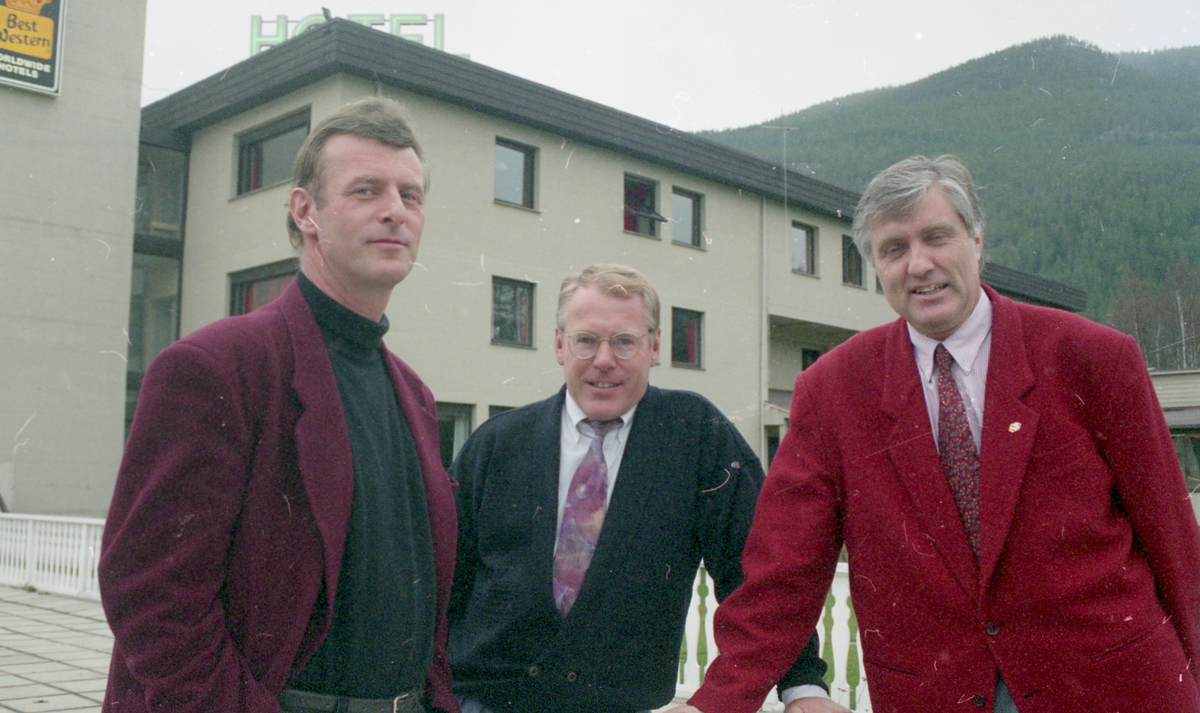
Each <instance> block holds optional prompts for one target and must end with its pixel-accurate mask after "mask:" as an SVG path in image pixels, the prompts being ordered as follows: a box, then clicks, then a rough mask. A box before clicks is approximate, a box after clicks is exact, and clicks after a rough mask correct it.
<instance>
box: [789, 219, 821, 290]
mask: <svg viewBox="0 0 1200 713" xmlns="http://www.w3.org/2000/svg"><path fill="white" fill-rule="evenodd" d="M797 232H799V233H800V234H802V235H803V236H804V240H805V246H804V259H805V262H806V263H807V269H805V268H798V267H796V241H797V239H798V236H797ZM791 236H792V245H791V250H792V272H794V273H796V274H797V275H810V276H813V277H815V276H816V274H817V227H816V226H815V225H809V224H808V223H801V222H800V221H798V220H793V221H792V230H791Z"/></svg>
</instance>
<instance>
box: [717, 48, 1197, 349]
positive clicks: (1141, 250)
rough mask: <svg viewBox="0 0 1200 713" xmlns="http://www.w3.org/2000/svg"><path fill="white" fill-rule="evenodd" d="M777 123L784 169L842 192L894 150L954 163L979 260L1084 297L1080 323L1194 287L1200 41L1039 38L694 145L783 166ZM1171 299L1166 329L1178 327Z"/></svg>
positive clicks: (893, 157) (892, 157)
mask: <svg viewBox="0 0 1200 713" xmlns="http://www.w3.org/2000/svg"><path fill="white" fill-rule="evenodd" d="M776 127H788V130H787V132H786V133H787V164H788V166H789V167H791V168H792V169H793V170H797V171H802V172H804V173H807V174H810V175H813V176H815V177H817V178H820V179H822V180H825V181H829V182H831V183H835V184H838V185H841V186H844V187H846V188H850V189H853V190H856V191H861V190H863V188H865V186H866V184H867V181H868V180H870V177H871V176H872V175H874V174H875V173H876V172H877V171H879V170H880V169H883V168H885V167H886V166H888V165H890V164H891V163H893V162H895V161H897V160H899V159H901V158H904V157H905V156H909V155H912V154H918V153H920V154H926V155H929V156H935V155H938V154H942V153H953V154H957V155H958V156H959V157H961V158H962V159H963V160H965V161H966V163H967V165H968V166H969V167H970V168H971V171H972V173H973V174H974V176H975V178H976V181H977V183H978V184H979V188H980V195H981V198H982V200H983V204H984V209H985V212H986V214H987V218H988V222H987V227H986V229H985V244H986V245H987V248H988V252H989V256H990V259H992V260H994V261H995V262H997V263H1000V264H1003V265H1007V266H1010V267H1015V268H1018V269H1021V270H1025V271H1028V272H1032V273H1034V274H1037V275H1041V276H1043V277H1046V278H1049V279H1053V280H1058V281H1060V282H1064V283H1066V284H1069V285H1073V286H1075V287H1080V288H1082V289H1084V290H1086V291H1087V295H1088V311H1087V314H1088V316H1090V317H1092V318H1094V319H1097V320H1100V321H1107V322H1110V323H1114V324H1117V323H1121V322H1122V321H1124V320H1126V318H1127V316H1128V315H1125V314H1124V312H1126V311H1127V310H1128V309H1130V308H1131V307H1130V305H1131V304H1132V302H1131V299H1132V297H1133V295H1131V294H1128V293H1126V294H1122V290H1128V289H1133V288H1137V289H1139V290H1154V289H1162V288H1163V287H1164V285H1165V283H1166V277H1167V274H1168V268H1169V267H1174V271H1175V272H1181V273H1188V272H1190V274H1191V275H1192V276H1193V280H1192V281H1193V282H1195V281H1196V279H1195V278H1196V276H1197V271H1196V269H1195V268H1193V267H1191V266H1193V265H1200V47H1189V48H1182V49H1174V50H1162V51H1158V52H1153V53H1138V54H1132V53H1123V54H1112V53H1108V52H1103V51H1101V50H1100V49H1099V48H1097V47H1095V46H1093V45H1090V44H1088V43H1086V42H1081V41H1079V40H1077V39H1074V38H1071V37H1062V36H1059V37H1051V38H1047V39H1042V40H1037V41H1034V42H1030V43H1028V44H1023V45H1019V46H1016V47H1012V48H1009V49H1007V50H1003V51H1001V52H996V53H993V54H991V55H988V56H986V57H982V58H980V59H977V60H973V61H971V62H967V63H966V64H963V65H960V66H958V67H954V68H953V69H949V70H946V71H944V72H940V73H938V74H935V75H933V76H931V77H928V78H926V79H923V80H921V81H918V82H914V83H912V84H908V85H905V86H902V87H892V88H886V89H878V90H874V91H870V92H865V93H862V94H856V95H852V96H849V97H846V98H843V99H839V100H835V101H831V102H826V103H824V104H820V105H817V106H814V107H811V108H809V109H805V110H804V111H800V112H797V113H795V114H791V115H788V116H783V117H780V118H778V119H774V120H771V121H767V122H764V124H763V125H762V126H751V127H746V128H741V129H730V130H727V131H721V132H702V135H704V136H706V137H708V138H710V139H713V140H716V141H719V142H721V143H725V144H729V145H732V146H734V147H736V148H739V149H741V150H744V151H747V152H749V153H753V154H756V155H758V156H761V157H763V158H766V159H768V160H773V161H782V160H783V152H784V140H783V136H784V133H785V132H784V131H783V130H782V129H780V128H776ZM1180 266H1183V267H1184V269H1183V270H1182V271H1181V270H1180ZM1181 279H1182V278H1181ZM1186 281H1187V280H1186V279H1185V280H1184V282H1186ZM1177 291H1178V290H1177ZM1195 291H1200V289H1198V290H1195ZM1142 297H1144V295H1139V299H1140V300H1141V302H1140V304H1146V303H1147V302H1146V300H1144V299H1142ZM1175 302H1177V303H1178V305H1179V311H1180V315H1177V316H1176V317H1175V319H1174V321H1175V322H1179V321H1181V320H1183V321H1184V322H1190V318H1187V319H1185V318H1184V317H1183V310H1184V307H1183V303H1184V301H1183V298H1182V297H1181V296H1180V298H1179V299H1177V300H1175ZM1164 304H1165V303H1164ZM1117 312H1120V313H1121V314H1117ZM1196 316H1197V318H1200V308H1198V309H1197V314H1196ZM1143 321H1144V320H1143ZM1197 324H1198V325H1200V320H1198V321H1197ZM1119 326H1121V325H1119ZM1176 329H1178V327H1176ZM1187 329H1188V327H1187V326H1186V325H1185V327H1184V331H1183V332H1182V333H1181V334H1178V335H1176V337H1175V338H1176V339H1188V338H1189V337H1190V336H1191V335H1190V334H1189V333H1188V332H1187ZM1159 331H1160V332H1161V330H1159ZM1159 337H1160V339H1163V340H1169V339H1171V337H1170V335H1167V334H1166V333H1165V332H1162V333H1160V335H1159ZM1149 351H1151V350H1149V349H1148V352H1149ZM1197 354H1198V355H1200V349H1198V350H1197ZM1148 356H1149V354H1148ZM1197 366H1200V364H1197Z"/></svg>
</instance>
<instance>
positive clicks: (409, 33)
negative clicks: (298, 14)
mask: <svg viewBox="0 0 1200 713" xmlns="http://www.w3.org/2000/svg"><path fill="white" fill-rule="evenodd" d="M13 1H14V0H9V2H13ZM346 19H347V20H349V21H350V22H357V23H359V24H362V25H366V26H367V27H378V28H379V29H381V30H384V31H387V32H389V33H391V34H393V35H395V36H397V37H401V38H403V39H406V40H412V41H413V42H420V43H421V44H427V43H426V41H425V40H426V38H428V39H429V40H430V42H428V44H430V45H432V46H433V47H434V48H435V49H439V50H440V49H445V42H446V36H445V35H446V19H445V16H444V15H442V14H440V13H439V14H437V15H431V16H425V15H380V14H370V15H347V16H346ZM322 22H325V16H324V15H309V16H307V17H303V18H301V19H299V20H289V19H288V16H287V15H276V16H275V21H274V22H272V21H270V20H263V18H262V16H261V15H252V16H251V17H250V56H251V57H253V56H254V55H256V54H258V53H259V52H262V51H263V50H268V49H271V47H273V46H275V45H277V44H279V43H281V42H283V41H285V40H287V39H288V38H289V37H295V36H296V35H298V34H300V33H301V32H304V31H305V30H307V29H308V28H310V27H312V26H313V25H318V24H320V23H322ZM414 30H416V31H414Z"/></svg>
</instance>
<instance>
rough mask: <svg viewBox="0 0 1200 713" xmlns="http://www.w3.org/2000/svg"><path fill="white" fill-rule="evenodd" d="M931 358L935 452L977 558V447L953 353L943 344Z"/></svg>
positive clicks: (938, 346)
mask: <svg viewBox="0 0 1200 713" xmlns="http://www.w3.org/2000/svg"><path fill="white" fill-rule="evenodd" d="M933 362H934V364H936V365H937V369H938V376H937V382H938V453H939V454H940V455H941V458H942V471H944V472H945V474H946V480H948V481H950V491H951V492H953V493H954V502H955V503H957V504H958V512H959V514H961V515H962V521H963V526H964V527H965V528H967V537H968V538H970V540H971V549H972V550H974V552H975V557H976V559H978V558H979V451H978V449H976V448H975V439H974V438H972V437H971V427H970V425H968V423H967V409H966V407H965V406H964V405H963V400H962V396H961V395H960V394H959V393H958V386H957V385H955V383H954V377H953V376H951V374H950V364H951V362H953V357H951V356H950V352H948V351H946V347H945V345H943V344H939V345H937V349H935V350H934V352H933Z"/></svg>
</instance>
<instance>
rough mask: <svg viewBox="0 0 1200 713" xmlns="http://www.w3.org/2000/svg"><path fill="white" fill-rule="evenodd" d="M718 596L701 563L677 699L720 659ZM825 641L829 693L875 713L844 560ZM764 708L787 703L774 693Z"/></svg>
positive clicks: (860, 711) (861, 711) (858, 712)
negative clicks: (714, 630) (715, 632)
mask: <svg viewBox="0 0 1200 713" xmlns="http://www.w3.org/2000/svg"><path fill="white" fill-rule="evenodd" d="M716 608H717V598H716V596H715V595H714V594H713V592H712V580H710V579H709V577H708V573H707V572H705V570H704V568H703V567H701V568H700V571H699V572H697V573H696V589H695V594H694V596H693V597H692V607H691V610H690V611H689V612H688V619H687V628H686V631H685V634H684V641H683V646H682V647H681V649H680V652H679V681H678V685H677V687H676V692H675V700H676V702H678V703H682V702H683V701H686V700H687V699H688V697H689V696H691V695H692V693H694V692H695V691H696V689H697V688H699V687H700V684H701V683H702V682H703V681H704V670H705V669H706V668H707V667H708V664H709V663H710V662H711V661H712V660H713V659H715V658H716V657H717V647H716V644H715V643H714V641H713V633H712V614H713V612H714V611H715V610H716ZM817 634H818V635H819V636H820V639H821V655H822V657H823V658H824V659H825V661H826V663H828V664H829V674H828V675H827V676H826V680H828V682H829V695H830V697H831V698H833V700H835V701H837V702H838V703H841V704H842V705H844V706H846V707H847V708H849V709H851V710H853V711H855V713H871V701H870V697H869V695H868V694H867V681H866V678H865V677H864V676H862V674H861V672H862V670H863V666H862V652H861V650H860V649H859V647H858V642H857V635H858V626H857V624H856V623H855V622H854V615H853V611H852V609H851V606H850V577H849V570H848V569H847V567H846V564H845V563H842V564H839V565H838V568H837V573H836V574H835V575H834V578H833V586H832V587H831V588H830V592H829V597H828V599H827V600H826V603H825V616H824V618H823V621H822V626H821V627H820V629H819V630H818V631H817ZM762 710H763V711H767V712H772V713H773V712H775V711H782V710H783V704H782V703H780V702H779V699H778V697H777V696H776V695H775V694H774V693H772V694H771V695H770V696H768V699H767V702H766V703H764V704H763V708H762Z"/></svg>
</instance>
